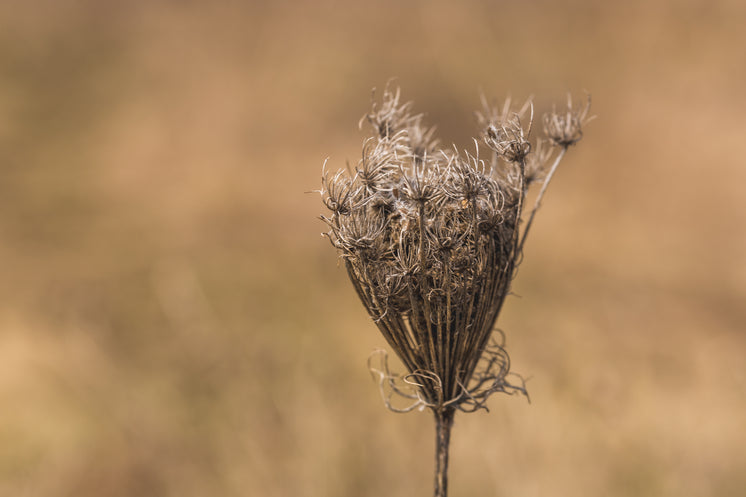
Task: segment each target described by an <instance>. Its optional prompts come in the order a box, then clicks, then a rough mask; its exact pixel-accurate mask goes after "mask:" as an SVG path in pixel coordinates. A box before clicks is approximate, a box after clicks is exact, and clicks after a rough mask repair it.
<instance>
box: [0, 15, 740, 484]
mask: <svg viewBox="0 0 746 497" xmlns="http://www.w3.org/2000/svg"><path fill="white" fill-rule="evenodd" d="M745 23H746V6H745V4H744V3H743V2H742V1H740V0H732V1H714V2H696V1H673V0H672V1H669V2H666V1H644V0H632V1H628V2H594V1H591V0H588V1H580V0H578V1H571V2H552V1H532V0H526V1H477V0H466V1H461V2H448V1H440V0H433V1H419V2H416V1H414V2H401V1H394V0H380V1H378V0H377V1H369V2H342V1H334V0H315V1H300V0H298V1H283V0H280V1H276V2H237V1H236V2H197V1H191V2H189V1H185V2H177V1H130V2H124V1H122V2H119V1H115V0H109V1H94V0H80V1H52V0H49V1H35V0H31V1H28V2H2V3H0V495H2V496H14V497H15V496H76V497H86V496H97V497H98V496H114V497H117V496H143V497H145V496H180V497H192V496H213V495H219V496H248V495H261V496H266V497H284V496H308V497H335V496H340V497H342V496H345V497H347V496H360V497H365V496H371V497H372V496H380V495H388V496H392V497H394V496H401V497H404V496H406V497H410V496H414V495H430V493H431V491H432V490H431V481H432V480H431V479H432V463H433V455H432V454H433V438H434V435H433V427H432V419H431V416H430V415H429V413H427V412H425V413H411V414H407V415H396V414H392V413H389V412H388V411H386V410H385V408H384V407H383V405H382V402H381V399H380V398H379V395H378V392H377V389H376V386H375V383H374V381H373V380H372V379H371V378H370V376H369V373H368V371H367V368H366V359H367V357H368V354H369V353H370V352H371V351H372V350H374V349H375V348H377V347H382V346H384V345H385V343H384V341H383V339H382V338H381V337H380V336H379V335H378V332H377V330H376V329H375V327H374V326H373V324H372V323H371V322H370V320H369V318H368V316H367V314H366V312H365V311H364V309H363V307H362V306H361V305H360V303H359V302H358V301H357V298H356V296H355V295H354V292H353V291H352V289H351V286H350V284H349V282H348V281H347V280H346V276H345V273H344V271H343V270H342V269H341V268H340V267H339V266H338V264H337V256H336V254H335V253H334V251H333V249H332V248H331V246H330V245H329V244H328V242H327V241H326V240H324V239H322V238H321V237H320V236H319V233H320V232H321V231H322V230H323V229H324V226H323V224H322V223H321V222H320V221H318V219H316V217H317V216H318V214H320V213H321V212H322V205H321V202H320V201H319V198H318V195H317V194H307V193H305V192H308V191H310V190H314V189H316V188H318V187H319V181H320V176H321V166H322V163H323V161H324V160H325V159H326V158H327V157H329V158H330V161H329V164H330V167H331V168H332V169H334V168H340V167H344V165H345V161H346V160H350V161H351V162H352V163H353V164H354V163H355V161H357V160H358V158H359V156H360V146H361V143H362V140H363V138H364V134H362V133H361V132H360V131H359V130H358V129H357V122H358V119H359V118H360V117H361V116H362V115H363V114H364V113H365V112H366V111H367V109H368V106H369V102H370V91H371V89H372V88H373V87H378V88H379V89H380V88H381V87H382V86H383V85H385V83H386V81H387V80H388V79H389V78H391V77H396V78H397V79H396V82H397V83H398V84H399V85H401V87H402V89H403V95H404V98H405V99H407V100H413V101H414V102H415V108H416V110H418V111H421V112H425V113H426V114H427V118H428V120H429V122H430V123H432V124H435V125H437V126H438V129H439V133H440V136H441V138H442V139H443V141H444V142H445V143H455V144H456V145H458V146H461V147H466V146H469V145H470V140H471V138H470V137H471V136H472V135H473V134H474V133H475V131H476V130H475V121H474V117H473V111H474V110H476V108H477V107H478V105H479V99H478V95H479V92H480V91H484V92H485V93H486V94H488V95H491V96H495V97H498V98H502V97H504V96H506V95H508V94H511V95H512V96H513V97H514V98H517V99H521V100H522V99H525V98H527V97H529V96H530V95H535V100H536V103H537V107H538V109H539V110H541V109H547V108H548V107H549V106H550V105H551V102H560V103H561V102H563V100H564V98H565V94H566V93H565V92H566V91H568V90H569V91H572V92H573V93H574V94H575V95H576V97H580V96H582V95H583V91H584V90H587V91H589V92H591V93H592V95H593V98H594V104H593V105H594V107H593V113H594V114H596V115H597V116H598V118H597V119H596V120H595V121H593V122H592V123H591V124H590V125H589V126H588V128H587V130H586V134H585V138H584V140H583V141H582V142H581V143H580V144H579V145H578V146H577V147H576V148H574V149H572V151H571V152H572V153H571V154H570V155H569V156H568V158H567V159H566V161H565V162H564V164H563V166H562V169H561V170H560V171H559V172H558V175H557V177H556V179H555V181H554V182H553V184H552V187H551V189H550V191H549V193H548V195H547V197H546V199H545V202H544V207H543V210H542V211H541V212H540V215H539V217H538V218H537V222H536V223H535V224H534V227H533V230H532V236H531V237H530V240H529V243H528V244H527V249H526V251H525V252H526V253H525V259H524V264H523V265H522V266H521V268H520V271H519V275H518V278H517V280H516V281H515V285H514V291H515V293H516V294H517V296H515V297H511V298H510V299H509V300H508V302H507V305H506V306H505V309H504V313H503V315H502V316H501V319H500V322H499V326H500V327H501V328H502V329H503V330H505V332H506V335H507V340H508V350H509V352H510V353H511V357H512V362H513V369H514V370H515V371H517V372H520V373H522V374H523V375H525V376H527V377H529V378H530V380H529V382H528V387H529V391H530V394H531V403H530V404H529V403H527V402H526V401H525V399H523V398H519V397H506V396H502V397H500V396H496V397H494V398H493V399H492V400H491V402H490V412H489V413H485V412H480V413H475V414H471V415H459V416H458V417H457V419H456V425H455V427H454V433H453V445H452V454H451V457H452V459H451V482H450V483H451V484H450V488H451V492H452V494H453V495H469V496H475V497H478V496H495V495H511V496H550V495H553V496H554V495H557V496H560V495H564V496H570V495H572V496H597V495H604V496H677V497H686V496H736V495H743V492H744V489H746V334H745V333H746V310H745V304H744V303H745V302H746V231H745V230H744V226H745V223H746V195H745V193H744V185H745V184H746V163H745V162H746V159H745V158H746V120H745V119H744V116H745V115H746V93H745V92H744V84H745V83H746V51H745V50H744V48H743V47H744V45H745V44H746V34H745V33H746V32H745V31H744V28H743V27H744V25H745Z"/></svg>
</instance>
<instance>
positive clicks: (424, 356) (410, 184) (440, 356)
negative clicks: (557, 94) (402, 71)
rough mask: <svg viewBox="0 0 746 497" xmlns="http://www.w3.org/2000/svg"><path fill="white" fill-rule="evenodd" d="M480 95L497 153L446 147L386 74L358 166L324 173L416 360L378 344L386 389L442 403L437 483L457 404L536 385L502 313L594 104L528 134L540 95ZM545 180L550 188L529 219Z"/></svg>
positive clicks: (398, 334) (370, 288)
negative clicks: (554, 180) (516, 98)
mask: <svg viewBox="0 0 746 497" xmlns="http://www.w3.org/2000/svg"><path fill="white" fill-rule="evenodd" d="M483 107H484V108H483V110H482V111H481V112H479V113H478V114H477V118H478V122H479V124H480V126H481V127H482V132H481V142H482V143H483V144H484V145H486V147H487V149H488V154H487V156H486V157H483V156H481V155H480V149H479V141H478V140H475V150H474V152H472V153H470V152H463V151H460V150H457V149H455V148H454V149H440V148H438V144H437V142H436V141H435V140H434V139H433V135H434V130H433V129H432V128H426V127H425V126H424V125H423V118H422V115H414V114H412V112H411V108H412V104H411V103H404V104H402V103H401V102H400V92H399V90H398V89H396V90H392V89H390V88H388V87H387V88H386V90H385V91H384V93H383V96H382V100H381V102H380V103H379V102H376V103H374V104H373V109H372V111H371V112H370V113H369V114H367V115H366V116H365V117H364V118H363V120H367V121H368V123H369V124H370V125H371V127H372V131H373V136H371V137H370V138H369V139H367V140H366V141H365V144H364V146H363V154H362V158H361V160H360V162H359V163H358V165H357V167H355V168H354V170H348V171H346V172H338V173H335V174H331V173H329V172H327V171H326V170H325V171H324V174H323V178H322V189H321V194H322V198H323V201H324V204H325V205H326V207H327V208H328V210H329V214H328V215H326V216H322V219H323V220H324V221H325V222H326V224H327V225H328V227H329V231H328V232H327V233H325V235H326V236H328V238H329V240H330V241H331V243H332V244H333V245H334V246H335V247H336V248H337V249H338V251H339V253H340V255H341V258H342V259H343V261H344V265H345V267H346V269H347V272H348V274H349V277H350V280H351V281H352V283H353V286H354V287H355V290H356V291H357V293H358V295H359V296H360V299H361V301H362V302H363V304H364V305H365V307H366V309H367V310H368V312H369V314H370V316H371V317H372V318H373V321H374V322H375V323H376V325H377V326H378V329H379V330H380V331H381V333H382V334H383V336H384V338H385V339H386V341H387V342H388V344H389V345H390V346H391V348H392V349H393V350H394V351H395V352H396V354H397V356H398V357H399V358H400V359H401V361H402V363H403V364H404V366H405V367H406V369H407V372H406V373H405V374H403V375H397V374H392V373H391V372H390V371H389V368H388V361H387V358H386V355H385V353H384V352H380V353H378V354H377V355H376V356H374V357H372V358H371V371H372V372H373V373H374V374H375V376H376V377H377V379H378V380H379V384H380V387H381V390H382V393H383V395H384V399H385V402H386V404H387V406H388V407H389V408H391V409H392V410H395V411H399V412H406V411H410V410H413V409H416V408H420V409H422V408H430V409H431V410H432V411H433V412H434V414H435V417H436V425H437V433H438V437H437V454H438V457H437V458H436V496H444V495H445V492H446V471H445V470H446V467H447V447H448V439H449V434H450V427H451V424H452V421H453V415H454V413H455V411H456V410H461V411H474V410H477V409H480V408H485V402H486V400H487V398H488V397H489V396H490V395H491V394H493V393H495V392H505V393H516V392H520V393H524V394H525V393H526V391H525V388H524V385H523V382H522V380H521V378H520V377H519V376H517V375H514V374H512V373H510V362H509V358H508V354H507V353H506V351H505V349H504V341H503V335H502V333H501V332H499V331H496V330H495V323H496V321H497V318H498V315H499V313H500V309H501V308H502V305H503V303H504V302H505V298H506V297H507V295H508V293H509V291H510V284H511V281H512V279H513V276H514V273H515V270H516V267H517V265H518V262H519V260H520V257H521V251H522V248H523V243H524V241H525V237H526V234H527V233H528V229H529V228H530V226H531V223H532V221H533V217H534V214H535V212H536V209H537V208H538V207H539V204H540V202H541V199H542V197H543V194H544V192H545V190H546V186H547V184H548V182H549V180H550V179H551V177H552V175H553V174H554V171H555V169H556V168H557V165H558V164H559V162H560V160H561V159H562V157H563V156H564V154H565V151H566V150H567V148H568V147H569V146H570V145H572V144H574V143H576V142H577V141H578V140H579V138H580V136H582V130H581V127H582V125H583V124H584V123H585V121H586V119H587V113H588V108H587V107H586V108H585V109H583V110H579V111H577V110H573V108H572V105H571V104H569V106H568V110H567V112H566V113H562V114H557V113H556V112H555V113H551V114H548V115H547V116H544V124H545V131H546V133H547V135H548V136H547V138H548V140H547V141H541V140H539V141H537V142H534V143H531V141H530V135H531V130H532V124H533V114H534V109H533V104H532V103H531V102H527V103H526V104H525V105H524V106H523V107H522V108H520V109H513V108H512V107H511V105H510V101H509V100H508V101H507V102H505V104H504V105H503V107H502V108H501V109H500V108H497V107H495V106H491V105H489V104H488V103H487V102H486V100H485V99H483ZM361 123H362V121H361ZM550 144H551V147H550V146H549V145H550ZM325 169H326V168H325ZM536 181H543V184H542V188H541V191H540V192H539V194H538V196H537V200H536V203H535V204H534V206H533V209H532V210H531V213H530V215H529V217H528V221H527V222H526V223H525V226H524V227H523V229H521V219H522V217H523V212H524V202H525V199H526V194H527V191H528V187H529V186H530V184H531V183H533V182H536ZM397 399H399V402H397ZM401 399H404V401H405V402H406V403H405V404H403V405H402V402H401Z"/></svg>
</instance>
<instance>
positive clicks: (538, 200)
mask: <svg viewBox="0 0 746 497" xmlns="http://www.w3.org/2000/svg"><path fill="white" fill-rule="evenodd" d="M565 152H567V146H564V147H562V149H561V150H560V152H559V153H558V154H557V158H556V159H554V163H553V164H552V167H551V168H550V169H549V173H547V177H546V179H545V180H544V183H543V184H542V185H541V190H540V191H539V194H538V195H537V196H536V202H534V208H533V209H532V210H531V215H530V216H529V218H528V222H527V223H526V227H525V228H524V229H523V236H522V237H521V243H519V244H518V251H517V252H516V254H520V253H522V252H523V244H524V243H525V241H526V235H528V230H529V228H531V223H532V222H533V221H534V216H535V215H536V211H538V210H539V207H540V206H541V199H542V197H544V192H546V191H547V187H548V186H549V182H550V181H552V176H554V172H555V171H556V170H557V166H559V163H560V162H562V158H563V157H564V156H565Z"/></svg>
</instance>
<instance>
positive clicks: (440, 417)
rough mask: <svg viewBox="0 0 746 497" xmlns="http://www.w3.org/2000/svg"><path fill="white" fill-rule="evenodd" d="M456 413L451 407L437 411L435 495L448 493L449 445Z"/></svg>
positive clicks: (444, 495) (441, 495)
mask: <svg viewBox="0 0 746 497" xmlns="http://www.w3.org/2000/svg"><path fill="white" fill-rule="evenodd" d="M454 414H455V410H454V409H453V408H450V407H445V408H443V409H441V410H439V411H435V497H447V495H448V446H449V445H450V442H451V427H452V426H453V415H454Z"/></svg>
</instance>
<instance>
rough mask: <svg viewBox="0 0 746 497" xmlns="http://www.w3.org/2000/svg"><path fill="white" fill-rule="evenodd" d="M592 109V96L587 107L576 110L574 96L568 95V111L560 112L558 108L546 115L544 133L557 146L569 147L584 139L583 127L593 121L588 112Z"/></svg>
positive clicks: (588, 96)
mask: <svg viewBox="0 0 746 497" xmlns="http://www.w3.org/2000/svg"><path fill="white" fill-rule="evenodd" d="M590 109H591V96H590V95H587V100H586V104H585V106H582V107H578V108H574V107H573V105H572V95H570V94H568V95H567V109H565V111H564V112H558V111H557V110H556V108H553V109H552V112H551V113H548V114H545V115H544V133H545V134H546V135H547V137H548V138H549V139H550V140H551V141H552V143H554V144H555V145H559V146H562V147H569V146H570V145H573V144H575V143H577V142H578V141H580V139H581V138H583V126H585V125H586V124H588V122H590V121H591V120H592V119H593V116H591V117H589V116H588V112H589V111H590Z"/></svg>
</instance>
